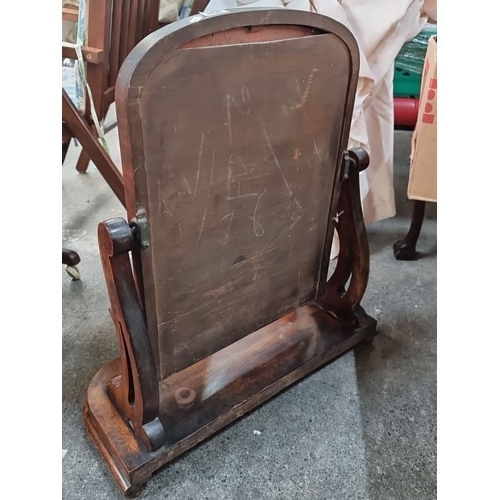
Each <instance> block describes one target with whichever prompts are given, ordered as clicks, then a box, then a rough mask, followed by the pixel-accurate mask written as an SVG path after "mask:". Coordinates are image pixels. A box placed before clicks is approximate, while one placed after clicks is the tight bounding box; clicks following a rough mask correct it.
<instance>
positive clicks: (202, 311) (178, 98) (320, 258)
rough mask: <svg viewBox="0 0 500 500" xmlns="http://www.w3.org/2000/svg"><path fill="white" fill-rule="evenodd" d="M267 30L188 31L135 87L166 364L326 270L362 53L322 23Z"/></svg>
mask: <svg viewBox="0 0 500 500" xmlns="http://www.w3.org/2000/svg"><path fill="white" fill-rule="evenodd" d="M231 16H232V14H231V15H228V16H227V17H228V18H229V17H231ZM220 17H223V16H220ZM224 17H225V16H224ZM219 23H221V21H219ZM227 23H228V24H227V26H231V23H230V19H228V21H227ZM227 26H226V27H227ZM219 31H221V30H219ZM275 31H276V30H275ZM278 31H279V29H278ZM192 38H193V39H194V40H196V37H195V36H193V37H192ZM215 38H217V37H215ZM264 38H265V35H264ZM273 38H278V39H274V40H271V41H268V42H262V41H251V42H249V43H241V41H240V43H227V44H218V45H216V46H210V45H207V43H193V42H188V43H184V44H182V45H180V46H178V47H177V48H176V50H173V51H171V52H170V53H168V55H167V56H165V54H163V55H162V57H161V58H158V60H154V64H151V66H150V67H149V68H148V72H147V78H145V79H144V80H143V81H142V82H141V83H142V85H141V88H140V89H139V92H136V93H135V94H134V92H131V91H130V89H129V94H128V98H129V104H130V103H132V104H134V103H135V105H137V113H136V114H135V115H132V116H134V117H135V118H134V119H133V120H131V119H130V116H131V115H128V117H127V119H128V123H127V126H128V128H129V130H130V137H131V138H132V149H131V163H132V165H131V166H130V168H131V169H132V172H133V175H134V186H135V191H134V196H135V198H134V209H137V208H143V209H145V211H146V217H147V219H148V224H149V237H150V243H151V245H150V247H149V248H148V249H147V250H143V251H142V253H141V260H142V269H143V280H144V295H145V302H146V315H147V320H148V328H149V330H150V336H151V339H152V340H153V342H154V346H153V347H154V350H155V355H156V360H157V363H158V369H159V377H160V378H163V377H165V376H167V375H169V374H170V373H173V372H176V371H179V370H181V369H183V368H185V367H186V366H189V365H190V364H192V363H193V362H195V361H197V360H199V359H202V358H204V357H206V356H208V355H210V354H212V353H214V352H216V351H218V350H219V349H221V348H223V347H225V346H227V345H229V344H231V343H233V342H235V341H237V340H239V339H240V338H242V337H244V336H245V335H248V334H250V333H252V332H253V331H255V330H257V329H259V328H261V327H262V326H264V325H266V324H269V323H270V322H272V321H274V320H276V319H278V318H279V317H281V316H283V315H284V314H286V313H288V312H290V311H291V310H293V309H295V308H297V307H299V306H302V305H304V304H306V303H308V302H310V301H312V300H314V299H315V298H316V297H317V296H318V294H319V293H321V290H322V286H323V284H324V281H325V279H326V271H327V267H328V260H329V246H330V244H331V238H332V232H333V222H332V218H333V217H332V216H334V215H335V206H334V205H335V203H336V197H337V195H338V189H337V187H338V180H339V179H338V178H339V158H340V155H341V151H342V149H343V148H345V147H346V144H345V141H346V133H345V132H346V123H347V124H348V123H349V120H350V113H351V109H352V97H353V88H354V85H355V83H356V76H357V75H355V74H354V72H355V71H356V68H357V67H356V64H353V54H352V50H351V49H350V47H349V46H348V44H346V43H345V41H344V40H343V39H342V38H341V37H339V36H337V35H335V34H332V33H328V32H325V31H324V30H322V31H319V30H316V31H311V30H309V31H308V32H307V31H304V32H302V33H301V35H300V36H295V37H294V36H292V37H290V35H289V36H288V38H287V37H283V39H279V38H280V37H279V36H278V37H275V36H273ZM130 96H134V99H131V98H130ZM350 106H351V108H350ZM137 129H139V133H137ZM347 129H348V125H347ZM137 137H138V138H139V139H137ZM122 142H123V141H122ZM125 168H126V167H125Z"/></svg>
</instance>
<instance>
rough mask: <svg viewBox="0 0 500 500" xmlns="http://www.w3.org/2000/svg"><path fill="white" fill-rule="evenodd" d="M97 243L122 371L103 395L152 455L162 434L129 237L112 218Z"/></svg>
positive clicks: (124, 224)
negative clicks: (108, 399)
mask: <svg viewBox="0 0 500 500" xmlns="http://www.w3.org/2000/svg"><path fill="white" fill-rule="evenodd" d="M98 239H99V249H100V253H101V261H102V266H103V270H104V276H105V279H106V285H107V288H108V294H109V298H110V303H111V308H110V313H111V317H112V319H113V323H114V325H115V329H116V333H117V336H118V340H119V343H120V351H121V365H122V372H121V377H117V378H115V379H113V380H112V381H111V382H110V383H109V385H108V393H109V394H110V396H111V398H112V399H113V401H114V403H115V405H116V406H117V408H118V410H119V411H120V413H121V415H122V417H123V418H125V419H127V420H128V421H129V422H130V424H131V426H132V428H133V429H134V432H135V434H136V435H137V437H138V438H139V440H140V441H141V442H142V443H143V444H144V446H145V447H146V449H147V450H149V451H153V450H156V449H157V448H159V447H160V446H162V445H163V443H164V442H165V429H164V428H163V425H162V423H161V422H160V420H159V418H158V407H159V387H158V378H157V372H156V366H155V361H154V357H153V351H152V349H151V344H150V341H149V337H148V333H147V329H146V321H145V318H144V313H143V310H142V308H141V306H140V302H139V298H138V295H137V289H136V284H135V281H134V277H133V274H132V267H131V264H130V257H129V252H130V251H132V249H133V248H134V245H135V242H134V238H133V232H132V229H131V228H130V227H129V225H128V224H127V222H126V221H125V220H124V219H121V218H115V219H110V220H108V221H106V222H103V223H101V224H99V228H98Z"/></svg>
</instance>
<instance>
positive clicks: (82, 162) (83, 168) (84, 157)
mask: <svg viewBox="0 0 500 500" xmlns="http://www.w3.org/2000/svg"><path fill="white" fill-rule="evenodd" d="M89 164H90V158H89V155H88V154H87V152H86V151H85V149H82V150H81V151H80V156H78V161H77V162H76V170H77V171H78V172H80V173H81V174H84V173H85V172H87V169H88V168H89Z"/></svg>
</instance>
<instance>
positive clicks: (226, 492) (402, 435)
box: [62, 130, 437, 500]
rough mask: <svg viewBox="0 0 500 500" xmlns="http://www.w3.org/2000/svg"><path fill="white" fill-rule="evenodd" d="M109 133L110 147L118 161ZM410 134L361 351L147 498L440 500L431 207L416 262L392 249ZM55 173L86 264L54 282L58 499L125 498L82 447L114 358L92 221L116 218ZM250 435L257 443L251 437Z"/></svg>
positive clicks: (406, 210) (79, 178)
mask: <svg viewBox="0 0 500 500" xmlns="http://www.w3.org/2000/svg"><path fill="white" fill-rule="evenodd" d="M116 137H117V135H116V130H114V131H113V132H111V133H110V134H109V135H108V141H109V145H110V148H111V151H112V156H113V158H114V159H115V160H118V153H117V146H116ZM409 147H410V134H409V133H408V132H396V136H395V155H396V159H395V173H394V178H395V185H396V198H397V211H398V215H397V216H396V217H394V218H393V219H390V220H386V221H382V222H379V223H376V224H373V225H371V226H369V228H368V233H369V238H370V245H371V276H370V283H369V286H368V290H367V293H366V295H365V298H364V301H363V305H364V307H365V309H366V310H367V312H368V313H369V314H370V315H372V316H374V317H376V318H377V319H378V321H379V329H378V331H379V334H378V336H377V337H376V338H375V340H374V342H373V345H372V346H371V347H366V346H360V347H357V348H355V349H354V350H353V351H350V352H348V353H347V354H345V355H344V356H342V357H341V358H339V359H337V360H336V361H334V362H332V363H330V364H328V365H326V366H325V367H323V368H322V369H320V370H319V371H317V372H315V373H313V374H312V375H310V376H309V377H307V378H305V379H303V380H301V381H300V382H298V383H297V384H295V385H294V386H292V387H291V388H289V389H288V390H285V391H284V392H282V393H281V394H279V395H278V396H277V397H275V398H273V399H272V400H270V401H268V402H267V403H265V404H264V405H263V406H261V407H260V408H258V409H257V410H255V411H253V412H251V413H250V414H248V415H247V416H245V417H244V418H242V419H240V420H239V421H237V422H236V423H234V424H233V425H231V426H229V427H228V428H226V429H225V430H223V431H221V432H219V433H218V434H216V435H215V436H214V437H213V438H211V439H209V440H208V441H206V442H204V443H202V444H201V445H199V446H198V447H196V448H195V449H193V450H191V451H189V452H187V453H186V454H184V455H183V456H181V457H180V458H178V459H177V460H175V461H174V462H172V463H171V464H169V465H167V466H166V467H164V468H163V469H161V470H160V471H158V472H157V473H156V474H155V475H154V476H153V478H152V480H151V481H150V482H149V483H148V485H147V487H146V488H145V490H144V491H143V493H142V495H141V497H140V498H144V499H160V498H161V499H169V500H177V499H179V500H181V499H182V500H188V499H206V500H209V499H210V500H211V499H214V500H215V499H217V500H223V499H231V500H233V499H234V500H247V499H248V500H250V499H259V500H260V499H283V500H285V499H286V500H292V499H297V500H299V499H300V500H303V499H305V500H308V499H320V500H333V499H335V500H344V499H359V500H405V499H412V500H417V499H418V500H420V499H421V500H428V499H432V498H435V497H436V258H437V257H436V206H435V205H430V206H429V207H428V213H427V217H426V221H425V223H424V227H423V229H422V234H421V237H420V241H419V245H418V247H419V250H420V251H421V252H422V254H423V255H422V257H421V258H420V259H419V260H418V261H415V262H398V261H396V260H395V259H394V257H393V254H392V244H393V243H394V242H395V241H396V240H397V239H398V238H399V237H402V236H403V235H404V234H405V233H406V231H407V230H408V228H409V221H410V214H411V202H409V201H407V199H406V183H407V179H408V167H407V163H408V161H407V158H408V154H409ZM76 154H77V149H76V148H75V147H72V148H71V150H70V152H69V153H68V157H67V161H66V163H65V165H64V168H63V187H62V192H63V244H64V245H65V246H68V247H70V248H73V249H75V250H77V251H78V252H79V253H80V256H81V258H82V263H81V264H80V266H79V267H80V271H81V275H82V279H81V281H78V282H74V281H71V279H70V278H69V276H68V275H67V274H66V273H65V271H64V270H63V272H62V301H63V374H62V375H63V401H62V405H63V418H62V442H63V448H64V449H65V450H67V453H66V455H65V456H64V458H63V460H62V472H63V476H62V477H63V484H62V493H63V496H62V497H63V498H64V499H74V500H77V499H85V500H89V499H106V500H113V499H120V498H122V496H121V494H120V493H119V491H118V489H117V487H116V486H115V484H114V482H113V480H112V478H111V476H110V474H109V473H108V471H107V469H106V467H105V465H104V462H103V461H102V460H101V458H100V456H99V455H98V453H97V451H96V450H95V449H94V447H93V445H92V444H91V442H90V440H89V439H88V438H87V436H86V434H85V432H84V429H83V424H82V417H81V410H82V405H83V401H84V397H85V392H86V389H87V386H88V384H89V382H90V379H91V378H92V376H93V375H94V374H95V372H96V371H97V370H98V369H99V368H100V367H101V366H102V365H103V364H104V363H106V362H108V361H110V360H112V359H114V358H115V357H117V356H118V347H117V342H116V339H115V333H114V329H113V326H112V323H111V319H110V317H109V314H108V311H107V308H108V297H107V293H106V289H105V284H104V279H103V275H102V272H101V265H100V260H99V254H98V248H97V240H96V228H97V224H98V222H100V221H102V220H105V219H109V218H112V217H116V216H121V215H123V214H124V211H123V209H122V207H121V206H120V204H119V203H118V201H117V200H116V198H115V197H114V196H113V194H112V192H111V190H110V189H109V188H108V186H107V185H106V184H105V183H104V181H103V179H102V178H101V177H100V174H99V173H98V171H97V170H96V169H95V167H93V166H91V167H90V169H89V172H88V174H87V175H80V174H78V173H77V172H76V171H75V169H74V168H73V165H74V161H75V159H76ZM255 430H257V431H259V432H260V434H258V433H254V431H255Z"/></svg>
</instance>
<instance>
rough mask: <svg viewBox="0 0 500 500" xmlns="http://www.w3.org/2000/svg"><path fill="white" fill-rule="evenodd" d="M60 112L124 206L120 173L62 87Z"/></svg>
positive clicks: (123, 192) (123, 191)
mask: <svg viewBox="0 0 500 500" xmlns="http://www.w3.org/2000/svg"><path fill="white" fill-rule="evenodd" d="M62 114H63V120H64V122H65V123H66V125H67V127H68V128H69V129H70V130H71V133H72V135H73V137H75V138H76V139H77V140H78V141H79V142H80V144H81V145H82V147H83V148H85V149H86V150H87V151H89V153H90V155H91V156H92V161H93V162H94V164H95V166H96V167H97V169H98V170H99V172H101V174H102V176H103V177H104V179H105V180H106V182H107V183H108V184H109V186H110V188H111V189H112V190H113V192H114V193H115V195H116V196H117V197H118V199H119V200H120V202H121V203H122V205H124V206H125V189H124V186H123V177H122V174H121V173H120V171H119V170H118V169H117V168H116V166H115V164H114V163H113V162H112V161H111V158H110V157H109V155H108V154H107V153H106V151H105V150H104V148H103V147H102V145H101V144H100V142H99V141H98V140H97V138H96V137H95V135H94V133H93V131H92V130H91V128H90V127H89V124H88V123H87V122H86V121H85V120H84V119H83V117H82V115H81V113H80V112H79V111H78V110H77V109H76V108H75V105H74V104H73V103H72V102H71V100H70V98H69V97H68V94H67V93H66V92H65V90H64V89H62Z"/></svg>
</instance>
